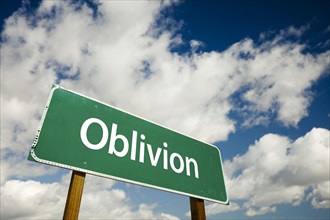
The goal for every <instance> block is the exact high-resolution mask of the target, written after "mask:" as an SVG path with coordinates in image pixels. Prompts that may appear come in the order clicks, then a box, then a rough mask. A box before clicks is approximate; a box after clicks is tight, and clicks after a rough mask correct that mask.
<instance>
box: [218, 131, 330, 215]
mask: <svg viewBox="0 0 330 220" xmlns="http://www.w3.org/2000/svg"><path fill="white" fill-rule="evenodd" d="M329 137H330V132H329V130H327V129H322V128H314V129H312V130H311V131H310V132H308V133H307V134H306V135H305V136H303V137H300V138H298V139H297V140H295V141H291V140H289V139H288V138H286V137H283V136H279V135H275V134H267V135H265V136H263V137H262V138H260V140H259V141H257V142H256V143H255V144H254V145H252V146H250V147H249V149H248V151H247V152H246V153H245V154H244V155H241V156H236V157H234V158H233V160H231V161H225V163H224V170H225V171H226V175H227V178H226V179H227V181H226V183H227V185H228V190H229V192H228V194H229V195H230V197H231V198H232V199H233V200H247V201H248V202H245V204H244V208H246V209H247V212H246V214H247V215H249V216H253V215H260V214H265V213H267V212H274V211H275V206H276V205H278V204H292V205H299V204H300V203H301V202H303V201H305V200H306V199H307V200H312V205H313V206H314V207H315V208H321V207H322V208H329V190H328V188H327V186H328V185H329V178H330V176H329V175H330V174H329V173H330V168H329V167H330V164H329V163H330V162H329V161H330V146H329ZM310 188H311V189H312V192H311V193H309V194H308V195H306V194H307V191H308V189H310ZM327 190H328V191H327Z"/></svg>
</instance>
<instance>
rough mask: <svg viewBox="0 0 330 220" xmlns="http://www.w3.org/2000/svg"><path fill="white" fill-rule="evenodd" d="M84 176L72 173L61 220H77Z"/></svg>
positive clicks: (79, 173) (76, 172)
mask: <svg viewBox="0 0 330 220" xmlns="http://www.w3.org/2000/svg"><path fill="white" fill-rule="evenodd" d="M85 175H86V174H85V173H83V172H79V171H74V170H73V171H72V174H71V181H70V186H69V191H68V196H67V198H66V204H65V209H64V214H63V220H78V216H79V209H80V203H81V197H82V192H83V189H84V183H85Z"/></svg>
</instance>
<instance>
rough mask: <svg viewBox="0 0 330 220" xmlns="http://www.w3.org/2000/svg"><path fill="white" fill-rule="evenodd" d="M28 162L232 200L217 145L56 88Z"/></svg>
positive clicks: (207, 198)
mask: <svg viewBox="0 0 330 220" xmlns="http://www.w3.org/2000/svg"><path fill="white" fill-rule="evenodd" d="M29 160H33V161H38V162H41V163H45V164H50V165H54V166H58V167H63V168H67V169H72V170H78V171H82V172H86V173H89V174H93V175H98V176H102V177H107V178H112V179H116V180H122V181H125V182H129V183H134V184H138V185H143V186H148V187H152V188H156V189H161V190H165V191H169V192H174V193H178V194H182V195H187V196H192V197H196V198H200V199H206V200H209V201H213V202H219V203H223V204H227V203H228V197H227V193H226V189H225V183H224V178H223V171H222V164H221V156H220V151H219V149H218V148H217V147H214V146H212V145H209V144H206V143H204V142H201V141H198V140H195V139H193V138H190V137H187V136H185V135H182V134H180V133H178V132H175V131H173V130H169V129H167V128H165V127H162V126H160V125H157V124H155V123H152V122H150V121H147V120H145V119H142V118H139V117H137V116H134V115H131V114H129V113H126V112H124V111H121V110H118V109H116V108H114V107H111V106H109V105H107V104H104V103H101V102H99V101H96V100H93V99H90V98H87V97H85V96H82V95H79V94H77V93H75V92H73V91H69V90H66V89H63V88H61V87H58V86H55V87H54V88H53V89H52V90H51V94H50V96H49V99H48V103H47V106H46V109H45V112H44V115H43V117H42V120H41V125H40V128H39V130H38V132H37V135H36V138H35V140H34V142H33V144H32V148H31V152H30V155H29Z"/></svg>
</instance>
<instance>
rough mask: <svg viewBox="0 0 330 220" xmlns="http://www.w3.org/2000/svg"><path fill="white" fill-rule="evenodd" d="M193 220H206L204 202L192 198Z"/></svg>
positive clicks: (191, 210)
mask: <svg viewBox="0 0 330 220" xmlns="http://www.w3.org/2000/svg"><path fill="white" fill-rule="evenodd" d="M190 214H191V220H205V219H206V215H205V206H204V200H202V199H197V198H194V197H190Z"/></svg>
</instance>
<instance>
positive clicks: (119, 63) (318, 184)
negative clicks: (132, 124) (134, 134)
mask: <svg viewBox="0 0 330 220" xmlns="http://www.w3.org/2000/svg"><path fill="white" fill-rule="evenodd" d="M329 8H330V2H329V1H322V0H315V1H312V0H310V1H279V0H278V1H272V0H270V1H267V2H266V1H261V0H246V1H243V0H233V1H225V0H224V1H170V0H167V1H87V2H85V1H54V0H52V1H50V0H49V1H47V0H45V1H31V2H30V1H28V0H24V1H23V2H21V1H17V0H15V1H2V2H1V203H0V205H1V219H60V218H62V215H63V209H64V204H65V199H66V194H67V189H68V184H69V179H70V175H71V172H70V171H67V170H64V169H59V168H54V167H50V166H46V165H41V164H37V163H33V162H29V161H27V160H26V158H27V155H28V152H29V149H30V146H31V144H32V140H33V138H34V135H35V133H36V131H37V127H38V124H39V121H40V117H41V114H42V112H43V108H44V106H45V104H46V101H47V97H48V94H49V91H50V89H51V87H52V84H54V83H55V84H59V85H61V86H63V87H66V88H69V89H71V90H74V91H77V92H79V93H82V94H85V95H87V96H90V97H93V98H95V99H98V100H101V101H103V102H105V103H108V104H111V105H114V106H116V107H119V108H121V109H124V110H126V111H128V112H131V113H134V114H135V115H139V116H142V117H144V118H147V119H149V120H152V121H154V122H157V123H159V124H162V125H165V126H167V127H169V128H172V129H174V130H177V131H180V132H182V133H184V134H187V135H190V136H193V137H195V138H198V139H200V140H203V141H206V142H208V143H212V144H214V145H216V146H217V147H219V148H220V150H221V153H222V157H223V165H224V175H225V182H226V186H227V191H228V195H229V199H230V202H231V205H230V206H224V205H220V204H216V203H211V202H206V203H205V205H206V214H207V216H208V218H210V219H212V218H214V219H218V218H236V219H237V218H247V219H250V218H251V219H255V218H275V219H278V218H282V219H289V218H291V219H292V218H295V219H297V218H298V219H301V218H308V219H328V218H329V217H330V213H329V208H330V192H329V187H330V176H329V175H330V174H329V173H330V170H329V169H330V168H329V160H330V158H329V157H330V149H329V138H330V132H329V129H330V125H329V117H330V106H329V105H330V103H329V102H330V101H329V100H330V14H329V13H328V9H329ZM189 210H190V207H189V198H187V197H185V196H180V195H176V194H172V193H167V192H162V191H157V190H154V189H148V188H144V187H139V186H135V185H131V184H126V183H122V182H116V181H113V180H109V179H104V178H100V177H94V176H91V175H87V177H86V183H85V188H84V194H83V198H82V204H81V212H80V217H81V219H89V218H94V219H116V218H125V219H136V218H140V219H184V218H189Z"/></svg>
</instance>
